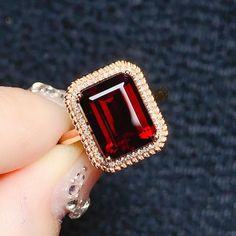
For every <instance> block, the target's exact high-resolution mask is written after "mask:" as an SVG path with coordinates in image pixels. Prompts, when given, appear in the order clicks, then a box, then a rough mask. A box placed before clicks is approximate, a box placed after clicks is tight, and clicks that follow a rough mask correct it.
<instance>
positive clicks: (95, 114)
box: [80, 73, 156, 159]
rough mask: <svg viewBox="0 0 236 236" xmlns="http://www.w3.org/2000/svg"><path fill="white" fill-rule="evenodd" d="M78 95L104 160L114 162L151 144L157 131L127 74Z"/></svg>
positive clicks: (111, 78)
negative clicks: (105, 158) (107, 159)
mask: <svg viewBox="0 0 236 236" xmlns="http://www.w3.org/2000/svg"><path fill="white" fill-rule="evenodd" d="M81 93H82V97H81V100H80V104H81V107H82V109H83V111H84V114H85V116H86V118H87V120H88V122H89V124H90V126H91V128H92V131H93V134H94V136H95V138H96V141H97V143H98V145H99V147H100V149H101V151H102V152H103V154H104V156H105V157H108V156H110V157H111V158H112V159H115V158H118V157H120V156H122V155H124V154H127V153H129V152H131V151H133V150H136V149H138V148H140V147H142V146H144V145H146V144H148V143H150V142H152V141H153V138H154V135H155V133H156V129H155V127H154V125H153V122H152V120H151V118H150V115H149V114H148V112H147V109H146V107H145V105H144V103H143V101H142V98H141V97H140V94H139V92H138V89H137V88H136V86H135V84H134V82H133V79H132V77H131V76H130V75H128V74H125V73H119V74H116V75H114V76H112V77H110V78H108V79H106V80H103V81H102V82H100V83H98V84H95V85H93V86H91V87H89V88H86V89H84V90H83V91H82V92H81Z"/></svg>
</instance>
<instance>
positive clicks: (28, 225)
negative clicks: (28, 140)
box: [0, 144, 101, 236]
mask: <svg viewBox="0 0 236 236" xmlns="http://www.w3.org/2000/svg"><path fill="white" fill-rule="evenodd" d="M100 175H101V172H100V171H99V170H97V169H95V168H94V167H92V166H91V164H90V162H89V161H88V159H87V157H86V156H85V154H84V153H83V149H82V147H81V146H80V145H78V144H77V145H70V146H65V145H56V146H55V147H54V148H53V149H52V150H51V151H50V152H49V153H47V154H46V155H45V156H44V157H43V158H41V159H39V160H37V161H36V162H34V163H33V164H31V165H29V166H27V167H25V168H23V169H21V170H18V171H14V172H11V173H8V174H5V175H1V176H0V196H1V197H0V209H1V211H0V235H4V236H11V235H16V236H21V235H22V236H23V235H24V236H28V235H29V236H31V235H34V236H37V235H40V236H42V235H44V236H54V235H59V231H60V222H61V219H62V218H63V217H64V215H65V214H66V213H67V210H66V205H67V209H73V208H74V207H75V206H74V205H76V203H77V202H80V201H82V200H86V199H87V198H88V196H89V192H90V190H91V188H92V186H93V185H94V184H95V182H96V181H97V179H98V178H99V176H100ZM75 180H76V181H75ZM71 201H72V202H73V204H74V205H73V204H72V203H71V204H70V205H68V203H69V202H71ZM77 213H78V212H77ZM79 214H80V213H79ZM74 216H76V215H74Z"/></svg>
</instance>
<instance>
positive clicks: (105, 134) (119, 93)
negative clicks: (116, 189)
mask: <svg viewBox="0 0 236 236" xmlns="http://www.w3.org/2000/svg"><path fill="white" fill-rule="evenodd" d="M31 91H34V92H36V91H37V92H39V93H43V94H45V93H48V94H49V95H50V97H51V99H52V100H53V99H55V98H56V99H57V101H58V99H61V102H62V100H63V98H64V102H65V105H66V108H67V111H68V113H69V115H70V118H71V120H72V123H73V125H74V127H75V129H74V130H71V131H69V132H67V133H65V134H64V135H63V136H62V137H61V139H60V141H59V143H62V144H72V143H74V142H77V141H81V143H82V144H83V147H84V149H85V151H86V154H87V156H88V158H89V160H90V161H91V164H92V165H93V166H94V167H96V168H98V169H100V170H102V171H105V172H112V173H114V172H116V171H119V170H121V169H124V168H126V167H128V166H131V165H133V164H134V163H137V162H139V161H141V160H143V159H146V158H148V157H149V156H151V155H153V154H156V153H158V152H159V151H160V150H161V149H162V148H163V146H164V144H165V142H166V140H167V135H168V130H167V125H166V123H165V121H164V118H163V117H162V114H161V112H160V110H159V108H158V106H157V102H156V101H155V97H154V95H153V93H152V91H151V90H150V88H149V86H148V84H147V81H146V79H145V77H144V75H143V73H142V71H141V69H140V68H139V67H138V66H136V65H134V64H132V63H130V62H126V61H117V62H114V63H112V64H110V65H107V66H105V67H103V68H101V69H98V70H96V71H94V72H93V73H90V74H88V75H86V76H83V77H82V78H79V79H76V80H75V81H74V82H72V84H71V85H70V86H69V87H68V89H67V91H66V93H65V91H63V90H57V89H54V88H53V87H51V86H48V85H44V84H42V83H39V82H37V83H35V84H34V85H33V86H32V87H31Z"/></svg>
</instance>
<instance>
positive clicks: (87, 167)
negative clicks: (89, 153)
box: [52, 153, 101, 219]
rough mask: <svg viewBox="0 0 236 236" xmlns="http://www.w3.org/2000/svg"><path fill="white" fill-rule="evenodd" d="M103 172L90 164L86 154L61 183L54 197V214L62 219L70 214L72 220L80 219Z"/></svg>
mask: <svg viewBox="0 0 236 236" xmlns="http://www.w3.org/2000/svg"><path fill="white" fill-rule="evenodd" d="M100 175H101V171H99V170H97V169H95V168H94V167H93V166H91V164H90V163H89V161H88V159H87V157H86V155H85V153H82V154H81V156H80V157H79V160H78V161H77V162H76V163H75V164H74V166H73V167H72V168H71V169H70V170H69V171H68V173H67V174H66V175H65V176H64V177H63V178H62V179H61V180H60V181H59V183H58V184H57V186H56V188H55V191H54V192H53V196H52V212H53V214H54V215H55V216H56V217H57V218H58V219H62V218H63V217H64V216H65V214H67V213H68V214H69V217H70V218H72V219H76V218H79V217H80V216H82V215H83V213H84V212H86V210H87V209H88V207H89V205H90V199H89V193H90V190H91V189H92V187H93V185H94V184H95V183H96V181H97V179H98V178H99V177H100Z"/></svg>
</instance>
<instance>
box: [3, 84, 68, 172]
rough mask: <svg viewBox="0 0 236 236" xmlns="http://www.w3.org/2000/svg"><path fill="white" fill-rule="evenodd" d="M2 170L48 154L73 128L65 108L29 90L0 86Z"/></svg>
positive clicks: (27, 162)
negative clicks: (62, 136)
mask: <svg viewBox="0 0 236 236" xmlns="http://www.w3.org/2000/svg"><path fill="white" fill-rule="evenodd" d="M0 110H1V116H0V123H1V124H2V125H1V126H0V138H1V142H0V150H1V155H0V173H6V172H9V171H12V170H15V169H18V168H21V167H23V166H25V165H27V164H29V163H31V162H33V161H35V160H37V159H38V158H39V157H40V156H42V155H43V154H45V153H47V152H48V151H49V150H50V149H51V148H52V147H53V146H54V145H55V144H56V143H57V142H58V140H59V138H60V137H61V135H62V134H63V133H64V132H66V131H67V130H69V129H70V127H71V122H70V119H69V117H68V115H67V113H66V110H65V108H64V107H62V106H59V105H57V104H56V103H54V102H52V101H49V100H47V99H45V98H43V97H42V96H39V95H37V94H33V93H31V92H29V91H27V90H23V89H19V88H10V87H0Z"/></svg>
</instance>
